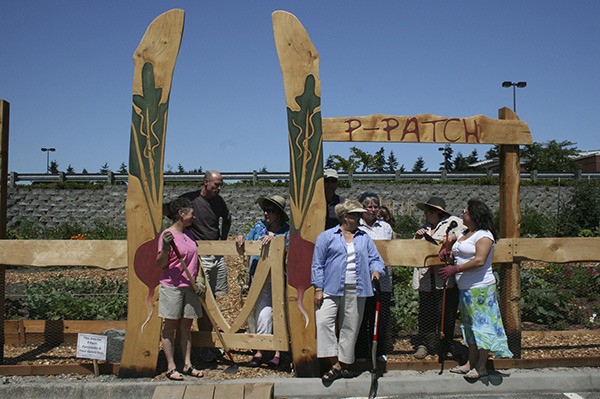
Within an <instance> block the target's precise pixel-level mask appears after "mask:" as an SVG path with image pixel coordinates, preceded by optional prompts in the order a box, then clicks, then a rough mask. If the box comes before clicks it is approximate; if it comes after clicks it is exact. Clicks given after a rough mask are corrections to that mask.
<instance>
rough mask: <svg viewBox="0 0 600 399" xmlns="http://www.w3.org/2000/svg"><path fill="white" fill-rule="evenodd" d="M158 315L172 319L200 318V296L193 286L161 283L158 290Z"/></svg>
mask: <svg viewBox="0 0 600 399" xmlns="http://www.w3.org/2000/svg"><path fill="white" fill-rule="evenodd" d="M158 316H159V317H162V318H163V319H172V320H179V319H181V318H185V319H197V318H200V317H202V304H201V303H200V298H199V297H198V295H196V293H195V292H194V289H193V288H192V287H169V286H167V285H162V284H161V285H160V288H159V290H158Z"/></svg>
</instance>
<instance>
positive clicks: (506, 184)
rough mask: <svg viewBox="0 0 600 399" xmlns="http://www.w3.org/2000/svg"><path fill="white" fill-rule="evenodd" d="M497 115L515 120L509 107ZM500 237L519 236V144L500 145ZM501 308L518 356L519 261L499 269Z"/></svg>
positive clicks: (519, 338) (519, 329)
mask: <svg viewBox="0 0 600 399" xmlns="http://www.w3.org/2000/svg"><path fill="white" fill-rule="evenodd" d="M498 118H499V119H511V120H518V119H519V117H518V116H517V114H515V113H514V112H513V111H512V110H511V109H509V108H501V109H500V110H498ZM499 152H500V154H499V156H500V237H502V238H519V237H520V236H521V198H520V192H519V190H520V186H521V166H520V160H519V146H518V145H516V144H511V145H506V144H504V145H500V151H499ZM500 274H501V278H500V309H501V311H502V315H503V319H504V327H505V329H506V335H507V338H508V346H509V348H510V350H511V351H512V352H513V354H514V355H515V357H516V358H520V357H521V309H520V306H519V301H520V299H521V272H520V265H519V264H518V263H505V264H502V265H501V269H500Z"/></svg>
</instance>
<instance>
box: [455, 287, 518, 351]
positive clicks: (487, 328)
mask: <svg viewBox="0 0 600 399" xmlns="http://www.w3.org/2000/svg"><path fill="white" fill-rule="evenodd" d="M459 310H460V321H461V329H462V331H463V339H464V341H465V343H466V344H468V345H477V348H479V349H487V350H489V351H490V352H492V353H494V355H496V357H503V358H510V357H513V354H512V352H511V351H510V349H508V342H507V340H506V332H505V331H504V325H503V324H502V317H501V315H500V307H499V306H498V292H497V290H496V285H495V284H492V285H489V286H487V287H480V288H471V289H470V290H460V294H459Z"/></svg>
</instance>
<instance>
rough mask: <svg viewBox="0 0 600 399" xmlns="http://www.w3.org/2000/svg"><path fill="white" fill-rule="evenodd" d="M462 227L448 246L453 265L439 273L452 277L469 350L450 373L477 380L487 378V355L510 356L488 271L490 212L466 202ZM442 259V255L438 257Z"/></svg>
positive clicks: (492, 234)
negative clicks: (463, 361) (450, 249)
mask: <svg viewBox="0 0 600 399" xmlns="http://www.w3.org/2000/svg"><path fill="white" fill-rule="evenodd" d="M462 218H463V224H464V225H465V226H466V227H467V229H466V230H464V231H463V232H462V233H460V234H458V237H456V236H455V235H454V234H452V235H451V237H449V239H451V240H456V241H455V243H454V245H453V246H452V255H451V256H452V257H453V258H454V261H455V265H453V266H447V267H444V268H442V269H441V270H440V272H439V274H440V276H442V277H443V278H448V277H450V276H453V275H454V276H455V277H456V284H457V285H458V289H459V309H460V319H461V324H462V328H463V334H464V340H465V343H466V344H467V345H468V347H469V361H468V362H467V363H466V364H464V365H462V366H456V367H454V368H453V369H451V370H450V371H451V372H453V373H458V374H464V375H465V377H466V378H479V377H483V376H486V375H487V374H488V372H487V369H486V362H487V359H488V353H489V352H492V353H494V354H495V355H496V356H497V357H505V358H510V357H512V356H513V354H512V352H511V351H510V349H509V348H508V343H507V339H506V333H505V331H504V326H503V324H502V317H501V315H500V308H499V306H498V291H497V288H496V279H495V278H494V274H493V271H492V257H493V254H494V244H495V242H496V234H495V232H494V227H493V223H492V212H491V211H490V208H488V206H487V205H486V204H484V203H483V202H481V201H478V200H470V201H469V202H468V203H467V207H466V208H465V210H464V211H463V217H462ZM440 256H441V257H443V254H440Z"/></svg>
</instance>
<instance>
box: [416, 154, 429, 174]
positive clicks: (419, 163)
mask: <svg viewBox="0 0 600 399" xmlns="http://www.w3.org/2000/svg"><path fill="white" fill-rule="evenodd" d="M412 171H413V172H427V169H426V168H425V161H423V157H421V156H419V158H417V160H416V161H415V164H414V165H413V167H412Z"/></svg>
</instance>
